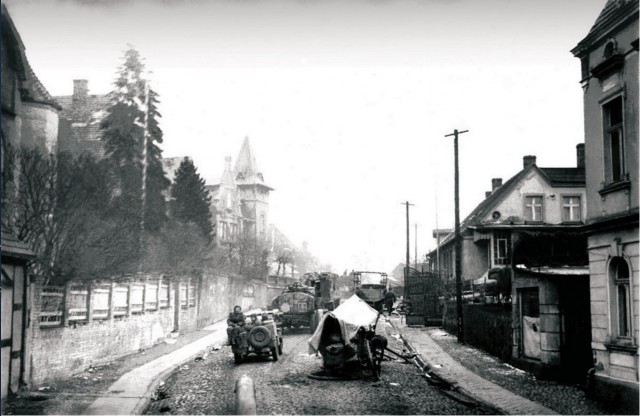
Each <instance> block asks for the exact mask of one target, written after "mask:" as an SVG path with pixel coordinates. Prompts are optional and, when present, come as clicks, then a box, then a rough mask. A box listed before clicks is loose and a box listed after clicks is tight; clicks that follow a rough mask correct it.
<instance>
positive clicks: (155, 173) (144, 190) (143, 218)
mask: <svg viewBox="0 0 640 416" xmlns="http://www.w3.org/2000/svg"><path fill="white" fill-rule="evenodd" d="M143 72H144V64H143V63H142V60H141V57H140V54H139V53H138V51H136V50H135V49H133V48H130V49H129V50H127V51H126V52H125V54H124V63H123V65H122V66H121V67H120V69H119V73H118V77H117V79H116V81H115V90H114V91H113V93H112V96H113V100H112V103H111V105H110V107H109V108H108V110H107V116H106V117H105V118H104V120H103V121H102V123H101V128H102V138H103V140H104V142H105V151H106V157H107V160H108V161H109V165H110V168H111V172H112V176H113V180H114V181H115V184H114V188H115V189H117V192H115V195H114V198H113V201H112V208H113V212H114V214H115V215H118V216H120V217H121V218H123V219H126V221H127V222H129V223H130V226H131V227H133V228H131V229H132V230H135V229H136V228H135V227H134V226H133V223H135V222H136V221H137V222H138V223H141V222H142V223H141V224H144V226H143V227H139V229H141V231H143V232H157V231H158V230H159V229H160V228H161V226H162V224H163V223H164V222H165V221H166V206H165V199H164V195H163V191H164V190H165V189H166V188H167V187H168V186H169V180H168V179H167V178H166V177H165V176H164V172H163V169H162V150H161V149H160V147H159V146H158V144H159V143H162V130H161V129H160V127H159V125H158V119H159V118H160V113H159V112H158V109H157V104H158V95H157V93H156V92H155V91H153V90H152V89H150V88H149V86H148V81H147V80H145V79H144V78H143ZM143 178H144V180H143ZM143 182H144V183H143ZM132 234H133V235H132V238H133V239H134V240H135V238H141V237H140V235H139V234H138V235H136V232H133V233H132ZM130 243H133V241H131V242H130ZM134 247H137V245H135V244H134V245H131V246H130V249H133V248H134Z"/></svg>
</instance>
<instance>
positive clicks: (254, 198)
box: [234, 137, 273, 237]
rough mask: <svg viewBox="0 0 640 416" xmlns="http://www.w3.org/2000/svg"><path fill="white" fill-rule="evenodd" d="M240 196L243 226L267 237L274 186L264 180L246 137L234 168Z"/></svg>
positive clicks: (249, 230)
mask: <svg viewBox="0 0 640 416" xmlns="http://www.w3.org/2000/svg"><path fill="white" fill-rule="evenodd" d="M234 174H235V179H236V186H237V187H238V196H239V198H240V200H241V207H242V208H241V209H242V217H243V219H244V225H243V228H244V229H245V231H247V232H250V233H255V235H256V236H263V237H266V233H267V223H268V216H269V192H270V191H272V190H273V188H271V187H269V186H267V185H266V184H265V182H264V178H263V176H262V173H261V172H259V171H258V167H257V165H256V160H255V157H254V155H253V151H252V150H251V145H250V144H249V138H248V137H245V139H244V142H243V143H242V148H241V149H240V153H239V154H238V158H237V159H236V165H235V168H234Z"/></svg>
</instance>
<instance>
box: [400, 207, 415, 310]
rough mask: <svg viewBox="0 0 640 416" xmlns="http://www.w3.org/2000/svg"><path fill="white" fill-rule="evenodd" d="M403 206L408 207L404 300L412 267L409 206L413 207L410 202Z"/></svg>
mask: <svg viewBox="0 0 640 416" xmlns="http://www.w3.org/2000/svg"><path fill="white" fill-rule="evenodd" d="M402 205H405V206H406V207H407V261H406V263H405V269H404V294H403V296H404V298H405V299H407V274H409V267H411V259H410V258H409V206H413V204H410V203H409V201H407V202H403V203H402Z"/></svg>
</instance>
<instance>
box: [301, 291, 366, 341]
mask: <svg viewBox="0 0 640 416" xmlns="http://www.w3.org/2000/svg"><path fill="white" fill-rule="evenodd" d="M329 315H331V316H333V317H335V318H337V319H338V321H339V322H340V329H341V331H342V338H343V339H344V340H345V341H347V342H348V341H349V340H350V339H351V338H352V337H353V336H354V334H355V332H356V331H357V330H358V328H360V327H361V326H364V327H368V326H369V325H374V324H375V323H376V320H377V319H378V311H377V310H375V309H373V308H372V307H371V306H369V305H367V303H366V302H365V301H363V300H362V299H360V298H359V297H358V296H357V295H353V296H351V297H350V298H349V299H347V300H346V301H344V302H340V306H338V307H337V308H336V309H334V310H333V312H329V313H327V314H325V315H324V316H323V317H322V321H320V324H318V327H317V328H316V331H315V332H314V333H313V335H312V336H311V338H309V347H311V349H312V350H313V351H318V347H319V346H320V337H321V336H322V329H323V328H324V322H325V321H326V320H327V316H329Z"/></svg>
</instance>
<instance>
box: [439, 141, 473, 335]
mask: <svg viewBox="0 0 640 416" xmlns="http://www.w3.org/2000/svg"><path fill="white" fill-rule="evenodd" d="M468 131H469V130H463V131H458V130H457V129H456V130H453V133H451V134H446V135H445V136H444V137H451V136H453V152H454V161H455V162H454V164H455V167H454V170H455V172H454V182H455V189H454V193H455V222H456V231H455V255H456V266H455V267H456V318H457V329H458V342H464V327H463V322H462V270H461V268H462V258H461V255H462V239H461V238H460V184H459V182H460V173H459V169H458V135H459V134H462V133H467V132H468Z"/></svg>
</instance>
